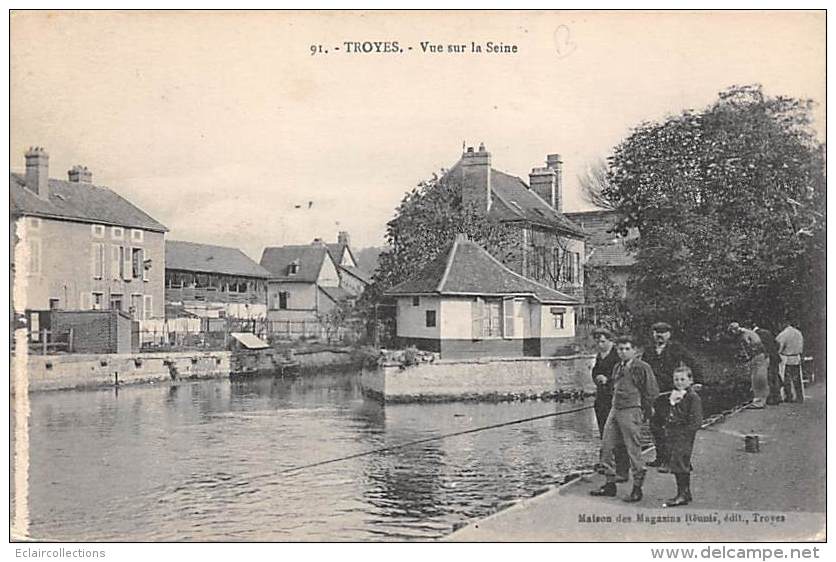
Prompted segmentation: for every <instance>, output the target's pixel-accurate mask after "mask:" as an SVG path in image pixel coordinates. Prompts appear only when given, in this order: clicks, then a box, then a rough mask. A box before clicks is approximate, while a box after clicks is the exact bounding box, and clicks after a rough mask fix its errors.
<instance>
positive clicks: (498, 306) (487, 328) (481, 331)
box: [471, 297, 503, 339]
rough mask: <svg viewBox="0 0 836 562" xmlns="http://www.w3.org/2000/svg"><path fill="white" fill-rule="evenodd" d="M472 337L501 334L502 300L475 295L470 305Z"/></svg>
mask: <svg viewBox="0 0 836 562" xmlns="http://www.w3.org/2000/svg"><path fill="white" fill-rule="evenodd" d="M471 319H472V322H473V327H472V332H473V338H474V339H479V338H495V337H500V336H501V335H502V320H503V314H502V301H501V300H500V299H490V300H488V299H482V298H481V297H477V298H476V300H474V301H473V304H472V306H471Z"/></svg>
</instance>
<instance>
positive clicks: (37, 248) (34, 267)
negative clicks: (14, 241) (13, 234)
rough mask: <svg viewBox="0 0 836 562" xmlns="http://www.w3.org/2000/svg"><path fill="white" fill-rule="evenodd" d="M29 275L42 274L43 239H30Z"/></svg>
mask: <svg viewBox="0 0 836 562" xmlns="http://www.w3.org/2000/svg"><path fill="white" fill-rule="evenodd" d="M28 273H29V275H40V274H41V240H40V239H39V238H30V239H29V272H28Z"/></svg>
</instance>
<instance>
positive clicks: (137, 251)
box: [131, 248, 144, 279]
mask: <svg viewBox="0 0 836 562" xmlns="http://www.w3.org/2000/svg"><path fill="white" fill-rule="evenodd" d="M143 253H144V252H143V251H142V248H131V278H133V279H142V276H143V272H144V267H143V263H142V262H143V260H142V256H143Z"/></svg>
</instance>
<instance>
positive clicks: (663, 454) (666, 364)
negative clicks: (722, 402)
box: [642, 322, 702, 472]
mask: <svg viewBox="0 0 836 562" xmlns="http://www.w3.org/2000/svg"><path fill="white" fill-rule="evenodd" d="M651 330H652V331H653V343H654V346H653V349H649V350H647V351H645V352H644V354H643V355H642V359H643V360H644V361H645V362H646V363H647V364H648V365H650V367H651V368H652V369H653V374H654V375H656V382H657V383H658V384H659V392H660V393H662V394H661V395H660V396H659V397H658V398H657V399H656V402H655V403H654V404H653V417H652V418H650V432H651V434H653V443H654V444H655V445H656V458H655V459H654V460H653V461H651V462H649V463H647V465H648V466H655V467H658V468H659V472H668V460H669V454H670V448H669V446H668V440H667V436H666V429H665V427H666V425H667V421H668V410H669V409H670V402H669V400H668V395H669V394H670V392H671V391H672V390H673V389H674V388H673V372H674V370H675V369H676V368H677V367H682V366H685V367H689V368H690V369H691V373H692V376H693V379H692V380H693V382H694V390H699V389H700V388H702V384H701V382H702V372H701V370H700V367H699V365H698V364H697V361H696V360H695V359H694V357H693V356H692V355H691V354H690V353H688V350H687V349H685V347H684V346H683V345H682V344H681V343H679V342H677V341H672V340H671V325H670V324H668V323H667V322H656V323H655V324H654V325H653V326H652V327H651Z"/></svg>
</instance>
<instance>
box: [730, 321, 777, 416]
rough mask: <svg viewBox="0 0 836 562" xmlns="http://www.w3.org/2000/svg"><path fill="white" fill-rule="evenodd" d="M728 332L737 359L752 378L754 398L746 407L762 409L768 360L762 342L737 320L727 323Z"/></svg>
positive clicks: (766, 388) (767, 387)
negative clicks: (734, 346)
mask: <svg viewBox="0 0 836 562" xmlns="http://www.w3.org/2000/svg"><path fill="white" fill-rule="evenodd" d="M729 333H730V334H731V335H732V337H733V338H735V341H736V343H737V359H738V361H740V363H742V364H743V365H744V367H745V368H746V370H747V371H748V372H749V377H750V379H751V380H752V394H753V395H754V398H753V399H752V403H751V404H749V406H748V407H749V408H753V409H756V410H762V409H763V408H765V407H766V399H767V397H768V396H769V375H768V374H767V369H768V368H769V360H768V359H767V358H766V353H765V352H764V348H763V342H762V341H761V338H760V337H759V336H758V335H757V334H756V333H755V332H753V331H752V330H749V329H747V328H744V327H743V326H741V325H740V324H738V323H737V322H732V323H731V324H729Z"/></svg>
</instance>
